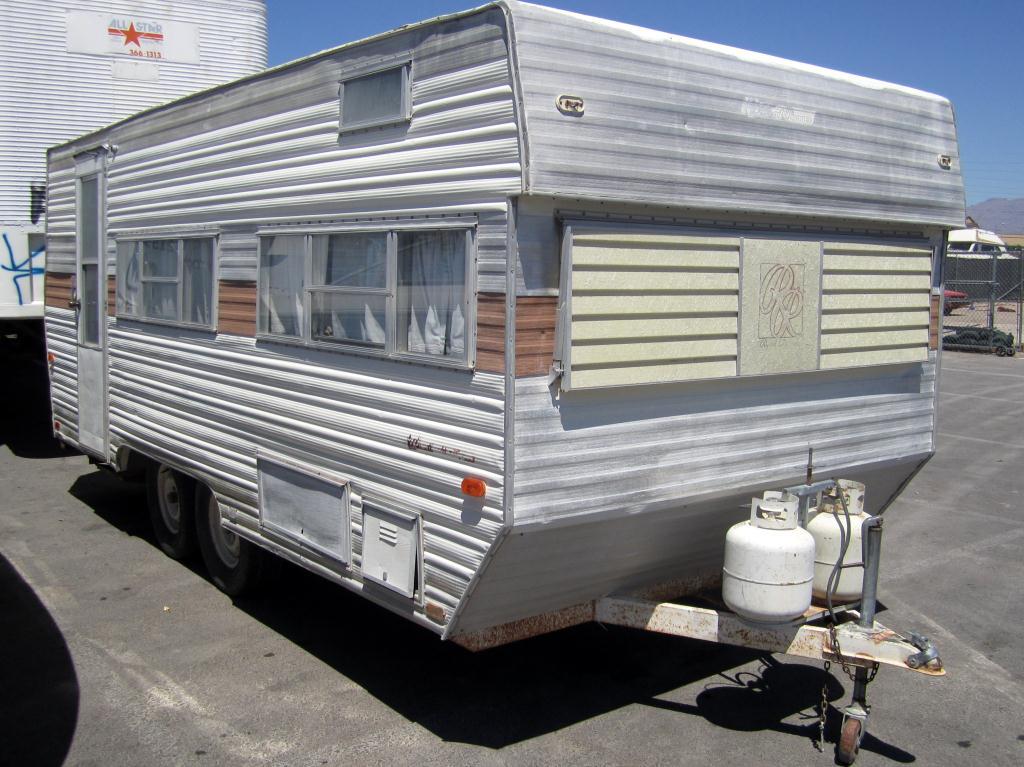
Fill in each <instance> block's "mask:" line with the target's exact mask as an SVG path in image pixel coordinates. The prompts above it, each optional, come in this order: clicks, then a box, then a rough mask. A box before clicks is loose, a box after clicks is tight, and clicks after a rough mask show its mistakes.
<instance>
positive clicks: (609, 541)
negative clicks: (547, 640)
mask: <svg viewBox="0 0 1024 767" xmlns="http://www.w3.org/2000/svg"><path fill="white" fill-rule="evenodd" d="M919 461H920V459H917V460H916V461H914V462H907V463H903V464H899V465H888V466H886V467H884V468H882V469H879V468H878V467H864V468H863V469H860V470H857V471H855V472H853V473H852V475H851V478H855V479H857V480H859V481H862V482H864V483H865V484H866V485H867V488H868V490H867V500H868V502H869V503H875V504H876V508H877V504H879V503H881V502H883V501H884V500H885V499H887V498H889V497H890V496H891V495H892V494H893V493H894V492H896V490H897V488H898V486H899V484H900V483H901V482H902V481H904V480H905V479H906V478H907V477H908V476H910V474H911V473H912V472H913V470H914V469H915V468H916V466H917V463H918V462H919ZM789 478H790V479H791V480H792V481H794V482H796V481H799V480H800V475H799V473H797V474H793V475H790V477H789ZM772 486H775V485H774V484H772V483H769V484H767V485H750V486H745V487H739V486H730V488H729V494H728V495H726V496H724V497H719V498H713V499H699V500H698V499H688V500H687V501H686V503H685V505H683V504H679V505H675V506H673V507H669V508H667V509H663V510H661V511H651V512H650V513H637V512H636V508H638V507H630V511H631V512H633V513H628V514H623V513H620V514H617V515H613V516H608V517H605V518H595V519H588V520H586V522H585V524H578V525H566V526H558V525H551V524H544V523H538V524H532V525H526V526H520V525H518V524H517V525H516V528H515V529H514V532H513V534H512V535H509V536H508V537H507V538H506V539H505V541H504V542H503V543H502V545H501V547H500V548H499V549H498V551H497V553H496V554H495V555H494V559H493V560H491V562H490V563H489V564H488V567H487V570H486V571H485V577H484V578H483V579H482V580H481V582H480V585H479V586H478V587H477V589H476V590H475V591H474V592H473V594H472V596H471V597H470V598H469V601H468V603H467V605H466V608H465V610H464V612H463V613H462V615H461V616H460V619H459V622H458V625H457V626H456V627H454V629H453V632H454V633H460V632H470V631H475V630H479V629H484V628H489V627H492V626H494V625H496V624H502V623H507V622H510V621H515V620H520V619H523V618H529V617H532V616H535V615H540V614H543V613H545V612H548V611H554V610H559V609H562V608H565V607H567V606H570V605H577V604H580V603H584V602H587V601H589V600H592V599H596V598H599V597H602V596H605V595H606V594H610V593H615V592H616V591H620V590H627V589H631V588H650V587H651V586H655V585H667V586H669V587H670V590H669V593H668V594H667V596H668V595H670V596H673V597H675V596H680V595H682V594H686V593H691V592H693V591H695V590H696V589H697V587H699V586H701V585H707V584H709V583H713V582H714V581H715V579H716V578H718V577H719V576H720V574H721V566H722V554H723V551H724V546H725V532H726V530H727V529H728V528H729V526H730V525H732V524H733V523H735V522H738V521H740V520H742V519H744V518H745V517H747V516H749V514H750V498H751V497H752V496H753V495H755V494H759V493H760V492H761V491H762V490H764V489H765V488H767V487H772ZM673 586H674V588H671V587H673Z"/></svg>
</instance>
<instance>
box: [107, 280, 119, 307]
mask: <svg viewBox="0 0 1024 767" xmlns="http://www.w3.org/2000/svg"><path fill="white" fill-rule="evenodd" d="M116 314H117V277H113V276H109V277H107V316H108V317H113V316H114V315H116Z"/></svg>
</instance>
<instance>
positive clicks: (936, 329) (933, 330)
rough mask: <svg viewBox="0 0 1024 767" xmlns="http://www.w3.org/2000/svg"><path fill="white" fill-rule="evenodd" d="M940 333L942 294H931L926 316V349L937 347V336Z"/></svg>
mask: <svg viewBox="0 0 1024 767" xmlns="http://www.w3.org/2000/svg"><path fill="white" fill-rule="evenodd" d="M941 334H942V296H932V301H931V309H930V311H929V316H928V349H929V350H931V351H935V350H936V349H938V348H939V336H940V335H941Z"/></svg>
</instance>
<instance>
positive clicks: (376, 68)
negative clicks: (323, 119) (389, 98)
mask: <svg viewBox="0 0 1024 767" xmlns="http://www.w3.org/2000/svg"><path fill="white" fill-rule="evenodd" d="M393 69H400V70H401V71H402V93H401V95H402V105H401V110H400V112H399V114H398V115H389V116H387V117H379V118H376V119H371V120H360V121H357V122H350V123H347V122H345V86H346V85H347V84H348V83H351V82H353V81H355V80H361V79H363V78H364V77H371V76H373V75H379V74H382V73H384V72H389V71H391V70H393ZM411 119H412V59H411V58H403V59H397V60H391V61H387V62H380V63H378V64H375V65H373V66H371V67H367V68H364V69H358V70H356V71H353V72H351V73H349V74H346V75H345V77H343V78H342V79H341V80H340V81H339V83H338V135H345V134H346V133H356V132H358V131H365V130H370V129H372V128H384V127H388V126H391V125H401V124H402V123H407V122H409V121H410V120H411Z"/></svg>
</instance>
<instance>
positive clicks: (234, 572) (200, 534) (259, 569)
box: [195, 485, 267, 597]
mask: <svg viewBox="0 0 1024 767" xmlns="http://www.w3.org/2000/svg"><path fill="white" fill-rule="evenodd" d="M195 499H196V502H195V506H196V514H195V524H196V537H197V538H198V539H199V551H200V553H201V554H202V555H203V562H204V563H205V564H206V570H207V572H208V573H209V575H210V580H211V581H213V585H214V586H216V587H217V588H218V589H220V590H221V591H223V592H224V593H225V594H227V595H228V596H231V597H237V596H241V595H242V594H248V593H252V592H253V591H254V590H255V589H256V588H257V587H258V586H259V585H260V583H261V581H262V580H263V572H264V570H265V566H266V559H267V554H266V552H264V551H263V549H261V548H260V547H259V546H256V545H254V544H252V543H249V541H246V540H244V539H242V538H240V537H239V536H237V535H236V534H235V533H232V532H230V531H228V530H225V529H224V528H223V527H222V526H221V524H220V506H219V505H218V503H217V499H216V497H215V496H214V495H213V493H211V492H210V490H209V489H208V488H207V487H206V486H205V485H198V486H197V487H196V494H195Z"/></svg>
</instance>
